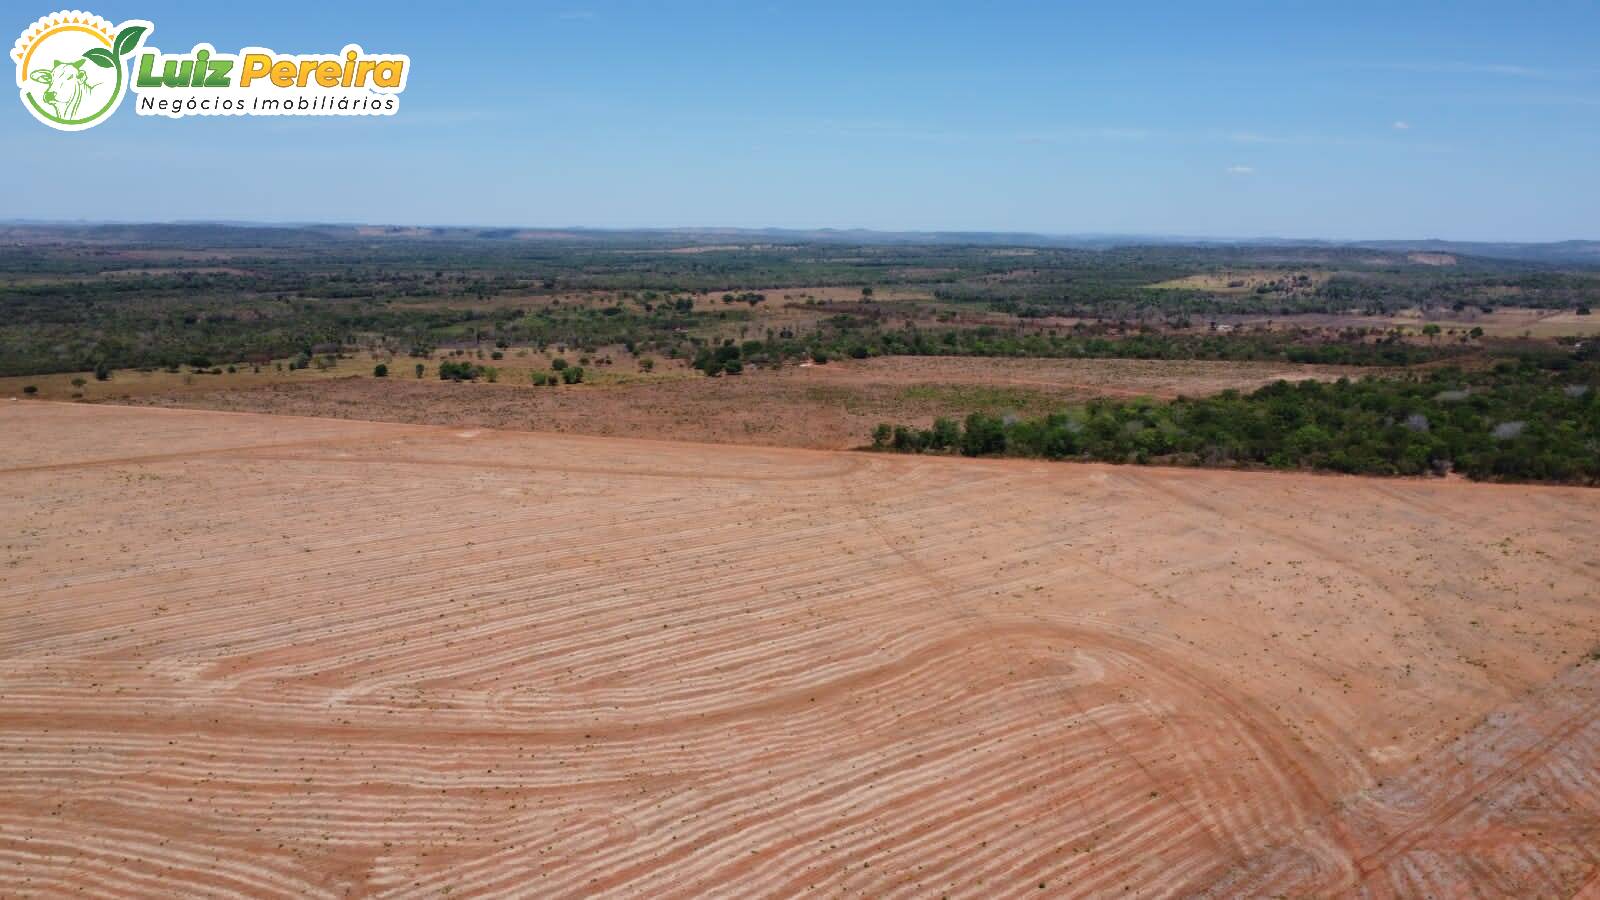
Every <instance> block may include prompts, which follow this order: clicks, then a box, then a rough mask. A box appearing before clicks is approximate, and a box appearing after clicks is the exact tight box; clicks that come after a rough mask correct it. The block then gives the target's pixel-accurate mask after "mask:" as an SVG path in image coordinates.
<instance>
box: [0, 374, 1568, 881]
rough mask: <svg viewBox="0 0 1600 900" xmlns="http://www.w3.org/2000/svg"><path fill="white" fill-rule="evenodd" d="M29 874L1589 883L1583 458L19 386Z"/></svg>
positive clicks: (13, 822) (2, 539)
mask: <svg viewBox="0 0 1600 900" xmlns="http://www.w3.org/2000/svg"><path fill="white" fill-rule="evenodd" d="M0 429H3V431H4V433H5V434H6V435H7V436H8V438H9V440H8V441H7V442H6V447H5V458H4V465H3V468H0V551H3V554H4V557H3V566H0V598H3V602H4V604H5V620H4V621H5V625H4V627H3V628H0V753H3V755H4V759H5V761H6V763H5V765H4V766H0V894H4V895H7V896H27V895H35V894H64V893H73V892H79V891H82V892H84V893H88V894H92V895H117V896H126V895H128V894H135V893H138V894H152V895H156V894H159V895H172V894H180V893H181V894H218V895H227V894H232V895H293V896H312V897H319V896H326V897H334V896H348V895H407V896H409V895H423V894H426V895H439V894H441V893H443V892H445V891H447V890H448V891H449V892H450V893H451V895H452V896H460V895H469V894H481V893H489V892H496V891H500V892H504V891H512V890H520V891H524V892H535V893H539V894H544V895H567V896H577V895H588V894H595V893H608V894H616V895H631V896H651V897H661V896H691V895H703V894H708V893H710V894H721V895H730V896H753V895H785V894H794V893H801V892H807V891H813V890H814V891H817V892H820V893H825V894H829V895H836V894H847V893H848V894H860V895H864V896H873V897H878V896H928V895H938V894H946V893H948V894H950V895H955V896H973V897H991V896H1022V895H1027V896H1038V895H1040V893H1041V890H1043V891H1044V892H1045V893H1048V894H1058V895H1060V894H1064V895H1106V894H1113V893H1115V894H1123V893H1126V894H1129V895H1140V896H1148V895H1167V894H1178V895H1194V894H1205V893H1210V894H1213V895H1217V896H1236V895H1241V894H1244V895H1251V896H1260V895H1265V894H1271V893H1283V894H1290V895H1305V894H1332V893H1341V894H1342V893H1350V892H1358V891H1359V892H1364V893H1368V894H1371V895H1374V896H1388V895H1396V894H1404V895H1425V894H1431V895H1435V896H1443V895H1453V894H1460V893H1467V892H1468V890H1467V888H1468V886H1469V885H1470V886H1471V887H1472V888H1473V890H1474V892H1477V893H1490V894H1494V893H1503V894H1509V895H1515V896H1563V895H1569V894H1571V893H1573V892H1574V891H1576V890H1578V889H1580V886H1581V885H1583V884H1584V883H1585V882H1586V881H1589V882H1590V883H1591V885H1592V881H1593V878H1594V877H1595V873H1596V871H1597V862H1600V861H1597V854H1596V850H1595V847H1596V846H1600V812H1597V811H1600V716H1597V715H1596V713H1597V712H1600V663H1597V662H1591V661H1587V660H1588V656H1589V654H1590V653H1591V651H1593V650H1594V649H1595V644H1596V642H1597V635H1600V601H1597V599H1596V597H1597V590H1596V589H1597V586H1600V566H1597V564H1596V562H1595V556H1594V546H1593V539H1594V536H1595V535H1596V534H1600V504H1597V503H1596V502H1595V497H1596V495H1595V493H1594V492H1592V491H1584V490H1581V489H1561V488H1527V487H1517V488H1506V487H1498V486H1490V485H1471V484H1463V483H1441V482H1436V481H1435V482H1405V481H1369V480H1359V479H1345V478H1327V477H1313V476H1295V475H1241V474H1231V473H1215V472H1198V471H1175V470H1158V469H1138V470H1135V469H1123V468H1114V467H1101V466H1072V465H1049V464H1033V463H1022V462H1009V461H1000V462H977V461H963V460H947V459H928V458H915V457H890V456H875V455H867V454H847V453H829V452H816V451H804V450H785V449H774V448H766V449H754V448H733V447H712V446H705V445H695V444H671V443H662V442H649V441H626V440H615V439H597V438H588V437H571V436H561V435H535V434H517V433H503V432H490V431H478V430H451V429H440V428H424V427H415V426H403V425H384V424H374V423H356V422H344V421H330V420H315V419H292V418H284V417H266V416H252V415H230V414H223V413H214V412H197V411H187V410H151V409H132V408H124V407H110V406H86V405H72V404H50V403H38V402H36V403H5V404H0Z"/></svg>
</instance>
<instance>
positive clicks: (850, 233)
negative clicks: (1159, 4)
mask: <svg viewBox="0 0 1600 900" xmlns="http://www.w3.org/2000/svg"><path fill="white" fill-rule="evenodd" d="M0 239H4V240H11V241H23V242H26V241H33V240H62V241H84V242H89V243H99V242H104V243H144V244H154V245H166V246H172V245H181V244H183V243H185V242H187V241H196V240H203V241H205V242H206V243H207V244H209V245H212V246H216V245H219V244H220V245H228V246H243V245H252V244H254V245H270V244H283V243H299V242H304V241H314V240H329V239H333V240H375V239H376V240H390V239H392V240H487V241H576V242H584V243H597V244H599V243H610V242H617V243H627V244H633V245H640V246H647V247H648V246H694V245H704V244H716V245H724V244H808V243H837V244H841V245H856V246H873V245H902V244H903V245H946V246H993V247H1039V248H1066V249H1078V250H1113V249H1120V248H1128V247H1195V248H1201V249H1205V248H1231V249H1234V250H1240V251H1242V250H1249V249H1271V250H1278V251H1306V250H1345V251H1349V250H1374V251H1379V252H1382V253H1388V254H1397V255H1401V256H1404V255H1406V254H1428V255H1429V257H1428V260H1430V261H1431V260H1435V259H1442V258H1443V257H1449V256H1458V257H1476V258H1479V259H1495V260H1506V261H1512V262H1520V263H1528V264H1535V265H1552V266H1572V265H1578V266H1584V267H1590V266H1594V267H1600V241H1583V240H1572V241H1556V242H1551V243H1513V242H1478V241H1443V240H1414V241H1407V240H1375V241H1329V240H1300V239H1292V238H1272V237H1262V238H1208V237H1192V236H1183V235H1148V234H1146V235H1140V234H1062V235H1054V234H1037V233H1033V232H1020V231H1015V232H1014V231H873V230H870V229H864V228H812V229H797V228H630V229H606V228H562V227H522V228H514V227H470V226H427V225H420V226H419V225H369V224H343V223H334V224H325V223H283V224H263V223H249V222H168V223H87V222H40V221H32V220H23V219H11V220H0ZM1418 261H1419V262H1424V261H1423V260H1420V259H1419V260H1418Z"/></svg>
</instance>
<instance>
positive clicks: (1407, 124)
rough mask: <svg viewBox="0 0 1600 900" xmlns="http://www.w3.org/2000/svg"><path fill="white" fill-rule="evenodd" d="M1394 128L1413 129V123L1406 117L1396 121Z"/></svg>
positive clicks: (1400, 129) (1397, 129) (1396, 129)
mask: <svg viewBox="0 0 1600 900" xmlns="http://www.w3.org/2000/svg"><path fill="white" fill-rule="evenodd" d="M1394 130H1395V131H1410V130H1411V123H1410V122H1407V121H1406V120H1404V119H1401V120H1399V121H1397V122H1395V123H1394Z"/></svg>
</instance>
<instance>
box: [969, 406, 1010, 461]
mask: <svg viewBox="0 0 1600 900" xmlns="http://www.w3.org/2000/svg"><path fill="white" fill-rule="evenodd" d="M961 452H962V453H963V454H964V455H966V456H989V455H992V454H996V453H1004V452H1006V426H1005V423H1004V422H1002V421H1000V420H999V419H997V418H995V417H994V416H989V415H984V414H983V413H978V412H975V413H972V414H971V415H969V416H967V427H966V431H965V432H964V433H963V434H962V435H961Z"/></svg>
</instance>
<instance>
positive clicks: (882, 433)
mask: <svg viewBox="0 0 1600 900" xmlns="http://www.w3.org/2000/svg"><path fill="white" fill-rule="evenodd" d="M893 437H894V427H893V426H892V425H890V424H889V423H888V422H879V423H878V427H877V428H874V429H872V446H873V447H874V448H876V449H878V450H882V449H884V448H885V447H888V446H889V440H890V439H891V438H893Z"/></svg>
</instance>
